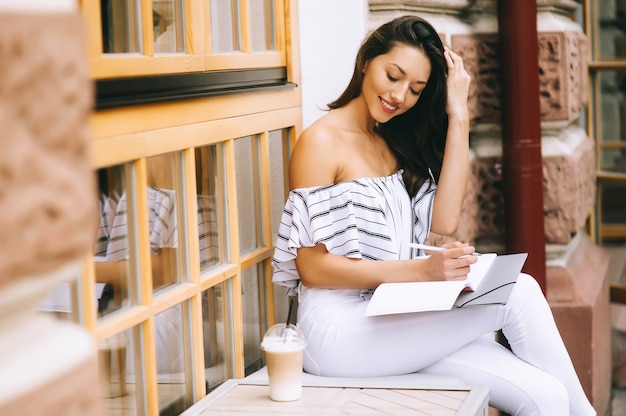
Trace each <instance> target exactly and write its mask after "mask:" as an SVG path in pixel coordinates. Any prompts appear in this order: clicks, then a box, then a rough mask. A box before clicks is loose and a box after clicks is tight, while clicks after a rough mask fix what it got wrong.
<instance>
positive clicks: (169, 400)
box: [154, 304, 191, 415]
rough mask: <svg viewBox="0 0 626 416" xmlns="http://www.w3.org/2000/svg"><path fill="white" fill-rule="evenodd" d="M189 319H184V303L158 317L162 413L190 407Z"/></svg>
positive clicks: (170, 413) (157, 335)
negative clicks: (187, 344) (188, 364)
mask: <svg viewBox="0 0 626 416" xmlns="http://www.w3.org/2000/svg"><path fill="white" fill-rule="evenodd" d="M187 322H188V320H186V319H183V308H182V305H180V304H178V305H176V306H174V307H173V308H170V309H167V310H165V311H163V312H161V313H160V314H158V315H156V316H155V317H154V334H155V342H156V345H155V346H156V359H157V382H158V385H157V388H158V390H157V391H158V395H159V410H160V414H161V415H178V414H180V413H181V412H182V411H183V410H185V409H187V407H189V406H190V402H191V388H190V385H189V380H190V377H188V372H189V368H188V367H189V366H187V365H185V361H187V362H189V363H190V362H191V358H190V357H187V360H186V359H185V358H186V357H185V356H186V355H188V354H189V353H188V351H190V348H187V347H186V346H185V340H187V339H188V332H189V327H188V325H186V323H187Z"/></svg>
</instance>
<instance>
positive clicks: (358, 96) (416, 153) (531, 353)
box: [273, 16, 595, 416]
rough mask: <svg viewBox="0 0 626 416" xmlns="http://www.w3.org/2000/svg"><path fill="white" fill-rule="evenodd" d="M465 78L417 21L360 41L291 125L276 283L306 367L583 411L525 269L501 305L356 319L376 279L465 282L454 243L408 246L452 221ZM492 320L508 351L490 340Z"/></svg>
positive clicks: (586, 411) (457, 208)
mask: <svg viewBox="0 0 626 416" xmlns="http://www.w3.org/2000/svg"><path fill="white" fill-rule="evenodd" d="M469 84H470V77H469V75H468V74H467V72H466V71H465V69H464V67H463V61H462V59H461V58H460V57H459V56H458V55H457V54H455V53H454V52H452V51H451V50H450V49H448V48H446V47H444V46H443V45H442V43H441V41H440V39H439V37H438V35H437V33H436V31H435V30H434V29H433V28H432V27H431V25H430V24H428V23H427V22H426V21H424V20H423V19H420V18H418V17H414V16H405V17H400V18H397V19H395V20H393V21H391V22H388V23H386V24H384V25H382V26H381V27H379V28H378V29H377V30H375V31H374V32H372V33H371V34H370V35H369V36H368V37H367V38H366V39H365V41H364V42H363V44H362V46H361V48H360V50H359V52H358V55H357V58H356V64H355V68H354V74H353V76H352V80H351V81H350V84H349V85H348V87H347V88H346V90H345V91H344V92H343V94H342V95H341V96H340V97H339V98H338V99H337V100H336V101H334V102H333V103H331V104H329V108H330V111H329V112H328V114H326V115H325V116H324V117H322V118H320V119H319V120H318V121H317V122H315V123H314V124H313V125H311V126H310V127H309V128H308V129H306V130H305V131H303V132H302V135H301V137H300V138H299V140H298V141H297V144H296V146H295V148H294V150H293V153H292V156H291V161H290V168H289V169H290V170H289V176H290V186H291V189H292V190H291V192H290V194H289V199H288V201H287V203H286V207H285V211H284V214H283V217H282V220H281V224H280V228H279V231H278V239H277V247H276V251H275V254H274V259H273V265H274V277H273V280H274V282H276V283H278V284H281V285H284V286H287V287H288V288H289V289H290V290H289V293H290V294H298V295H299V301H300V303H299V309H298V325H299V326H300V328H301V329H302V330H303V331H304V333H305V335H306V339H307V349H306V351H305V357H304V368H305V370H306V371H307V372H309V373H313V374H317V375H322V376H342V377H371V376H384V375H394V374H407V373H412V372H418V371H419V372H422V373H433V374H441V375H453V376H456V377H458V378H461V379H463V380H464V381H465V382H466V383H468V384H478V385H483V386H488V387H489V388H490V390H491V394H490V403H491V405H492V406H494V407H497V408H498V409H501V410H503V411H506V412H507V413H510V414H512V415H549V416H557V415H585V416H587V415H595V411H594V410H593V408H592V407H591V405H590V403H589V401H588V400H587V398H586V396H585V393H584V391H583V389H582V387H581V385H580V382H579V380H578V378H577V376H576V373H575V371H574V367H573V365H572V363H571V360H570V357H569V355H568V352H567V350H566V348H565V346H564V344H563V341H562V340H561V337H560V335H559V332H558V329H557V327H556V325H555V323H554V319H553V317H552V314H551V311H550V308H549V306H548V304H547V302H546V300H545V298H544V296H543V294H542V292H541V290H540V288H539V286H538V285H537V283H536V282H535V280H534V279H533V278H532V277H530V276H528V275H525V274H522V275H520V276H519V278H518V282H517V283H516V285H515V288H514V290H513V292H512V294H511V297H510V299H509V302H508V303H507V305H489V306H480V307H474V308H468V309H454V310H451V311H443V312H441V311H440V312H420V313H410V314H397V315H385V316H375V317H366V316H365V313H364V312H365V308H366V307H367V305H368V301H369V298H370V296H371V293H372V291H373V289H375V288H376V287H377V286H378V285H380V284H381V283H384V282H406V281H434V280H454V279H464V278H465V277H466V276H467V273H468V271H469V269H470V265H471V264H472V263H474V262H475V261H476V257H474V256H467V255H468V254H471V253H473V251H474V247H472V246H469V245H467V244H462V243H459V242H456V243H452V244H448V245H446V246H447V247H448V248H449V249H448V250H445V251H437V252H434V253H432V255H431V256H430V257H428V258H415V257H416V255H417V254H419V253H417V252H416V250H415V249H411V248H410V247H409V243H424V242H425V241H426V239H427V237H428V233H429V232H430V231H431V230H432V231H433V232H435V233H438V234H444V235H447V234H452V233H454V231H455V230H456V228H457V226H458V223H459V218H460V212H461V204H462V202H463V198H464V195H465V190H466V184H467V180H468V171H469V168H468V164H469V154H468V153H469V143H468V141H469V116H468V109H467V100H468V91H469ZM500 329H502V330H503V333H504V334H505V336H506V337H507V339H508V342H509V343H510V345H511V348H512V352H511V351H509V350H508V349H506V348H504V347H502V346H501V345H500V344H498V343H496V342H495V341H494V340H493V336H492V334H493V332H494V331H497V330H500Z"/></svg>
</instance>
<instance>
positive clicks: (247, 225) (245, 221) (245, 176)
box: [235, 136, 262, 253]
mask: <svg viewBox="0 0 626 416" xmlns="http://www.w3.org/2000/svg"><path fill="white" fill-rule="evenodd" d="M235 163H236V165H237V166H236V169H237V200H238V203H239V205H238V207H239V239H240V247H241V252H242V253H245V252H246V251H250V250H253V249H255V248H257V247H260V246H261V235H262V229H261V223H260V219H261V194H260V190H261V189H262V188H261V182H260V178H261V173H260V169H259V152H258V137H257V136H255V137H254V138H252V137H244V138H241V139H237V140H235Z"/></svg>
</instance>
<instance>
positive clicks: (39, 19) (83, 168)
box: [0, 0, 100, 415]
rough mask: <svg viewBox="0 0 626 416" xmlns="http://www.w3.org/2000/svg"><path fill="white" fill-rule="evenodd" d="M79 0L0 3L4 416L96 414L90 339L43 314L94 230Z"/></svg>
mask: <svg viewBox="0 0 626 416" xmlns="http://www.w3.org/2000/svg"><path fill="white" fill-rule="evenodd" d="M11 3H18V4H17V5H15V4H11ZM74 3H75V2H74V1H73V0H45V1H44V0H22V1H20V2H14V1H10V0H0V126H1V128H0V149H1V151H0V212H1V213H2V215H1V216H0V230H2V231H1V232H0V414H2V415H41V414H64V415H86V414H88V415H99V414H100V411H99V403H98V385H97V383H98V381H97V380H98V379H97V365H96V349H95V344H94V342H93V340H92V338H91V336H90V335H89V334H88V333H87V332H85V330H83V329H81V328H80V327H78V326H77V325H75V324H72V323H68V322H61V321H57V320H55V319H53V318H51V317H48V316H44V315H42V314H39V313H38V312H37V308H38V303H39V302H40V301H41V299H42V298H43V297H45V296H46V294H47V293H48V292H49V291H50V290H51V289H52V288H54V287H55V286H57V285H59V284H60V283H64V282H69V281H71V280H75V279H76V278H77V276H78V275H79V274H80V272H81V259H82V258H84V256H85V255H86V253H87V252H88V250H89V248H90V247H91V246H92V244H93V239H94V236H95V232H94V230H95V225H96V219H97V217H96V214H97V210H96V207H95V198H94V197H93V196H94V194H95V193H94V192H95V183H94V178H93V173H92V169H91V159H90V154H89V133H88V117H89V113H90V111H91V106H92V85H91V81H90V78H89V73H88V68H87V60H86V56H85V49H84V45H83V39H84V36H83V33H82V32H83V27H82V24H83V22H82V19H81V16H80V13H79V12H78V10H77V9H76V6H75V4H74ZM59 381H62V382H59ZM86 386H87V387H88V388H85V387H86Z"/></svg>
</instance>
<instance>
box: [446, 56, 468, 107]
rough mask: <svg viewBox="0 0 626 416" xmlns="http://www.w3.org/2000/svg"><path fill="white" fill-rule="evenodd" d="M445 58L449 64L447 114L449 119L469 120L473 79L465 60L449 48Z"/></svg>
mask: <svg viewBox="0 0 626 416" xmlns="http://www.w3.org/2000/svg"><path fill="white" fill-rule="evenodd" d="M443 56H444V57H445V58H446V63H447V64H448V78H447V86H448V100H447V105H446V112H447V113H448V117H462V118H465V119H466V118H467V117H468V115H467V113H468V109H467V100H468V97H469V87H470V82H471V80H472V79H471V77H470V75H469V74H468V73H467V71H466V70H465V67H464V65H463V59H462V58H461V57H460V56H459V55H457V54H456V53H454V52H452V50H450V49H448V48H447V47H446V48H444V51H443Z"/></svg>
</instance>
